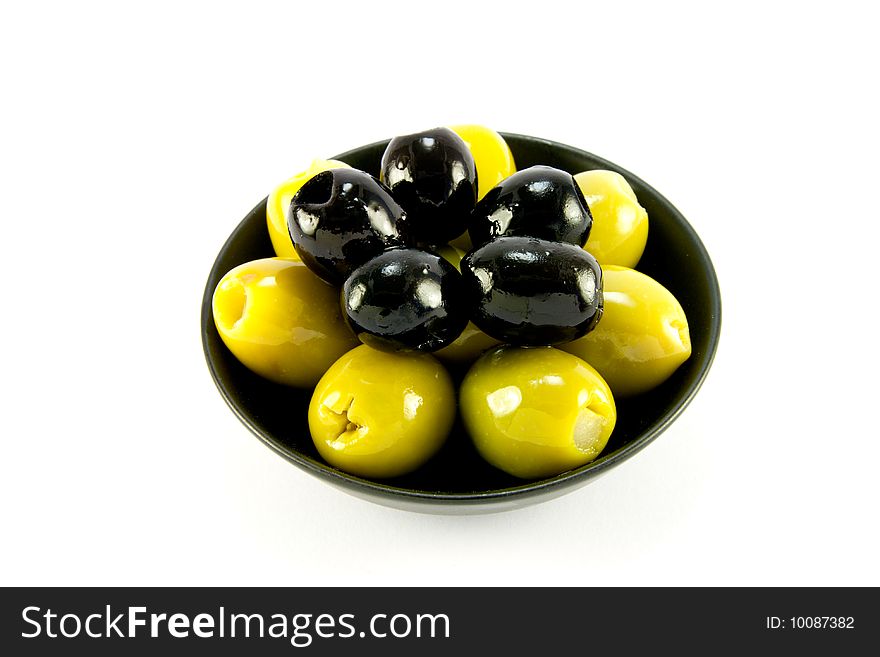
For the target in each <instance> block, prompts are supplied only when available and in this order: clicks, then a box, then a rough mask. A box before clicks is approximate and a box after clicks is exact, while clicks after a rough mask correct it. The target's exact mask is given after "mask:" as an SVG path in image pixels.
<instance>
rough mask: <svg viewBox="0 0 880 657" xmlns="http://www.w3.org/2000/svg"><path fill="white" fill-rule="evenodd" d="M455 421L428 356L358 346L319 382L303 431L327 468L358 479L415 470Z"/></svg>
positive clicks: (446, 386)
mask: <svg viewBox="0 0 880 657" xmlns="http://www.w3.org/2000/svg"><path fill="white" fill-rule="evenodd" d="M454 419H455V388H454V387H453V385H452V380H451V379H450V377H449V374H448V373H447V372H446V370H445V369H443V366H442V365H440V363H438V362H437V360H436V359H434V358H432V357H431V356H429V355H427V354H418V353H406V354H402V353H391V352H384V351H377V350H375V349H373V348H371V347H368V346H367V345H362V346H360V347H357V348H356V349H353V350H352V351H349V352H348V353H347V354H345V355H344V356H342V358H340V359H339V360H338V361H336V362H335V363H334V364H333V365H332V367H330V369H329V370H327V373H326V374H324V376H323V377H321V380H320V381H319V382H318V385H317V387H316V388H315V392H314V394H313V395H312V401H311V403H310V404H309V430H310V431H311V434H312V441H313V442H314V443H315V447H317V449H318V452H319V453H320V454H321V456H322V457H323V458H324V460H326V461H327V462H328V463H329V464H330V465H333V466H335V467H337V468H339V469H340V470H345V471H346V472H350V473H352V474H355V475H360V476H363V477H376V478H385V477H396V476H399V475H403V474H406V473H408V472H411V471H412V470H415V469H416V468H418V467H419V466H420V465H422V464H423V463H425V462H426V461H427V460H428V459H429V458H431V456H433V455H434V454H435V453H436V452H437V450H438V449H440V447H441V446H442V445H443V442H444V441H445V440H446V436H447V434H448V433H449V430H450V428H451V427H452V422H453V420H454Z"/></svg>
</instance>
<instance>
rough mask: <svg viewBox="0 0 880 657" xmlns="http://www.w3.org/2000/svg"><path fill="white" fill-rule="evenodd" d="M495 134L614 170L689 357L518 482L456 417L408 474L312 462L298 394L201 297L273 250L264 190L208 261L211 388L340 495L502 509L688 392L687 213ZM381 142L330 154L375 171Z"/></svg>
mask: <svg viewBox="0 0 880 657" xmlns="http://www.w3.org/2000/svg"><path fill="white" fill-rule="evenodd" d="M502 135H503V137H504V139H505V141H506V142H507V143H508V144H509V146H510V149H511V151H512V153H513V156H514V157H515V158H516V163H517V165H518V166H520V167H524V168H527V167H530V166H533V165H536V164H545V165H549V166H553V167H555V168H558V169H562V170H564V171H568V172H570V173H579V172H581V171H588V170H593V169H606V170H611V171H616V172H617V173H620V174H621V175H623V176H624V177H625V178H626V180H627V181H628V182H629V184H630V185H631V186H632V189H633V191H634V192H635V194H636V195H637V197H638V199H639V203H640V204H641V205H642V206H643V207H644V208H645V210H646V211H647V213H648V215H649V216H650V219H651V232H650V236H649V239H648V241H647V244H646V246H645V251H644V254H643V255H642V257H641V259H640V260H639V264H638V267H639V270H640V271H642V272H643V273H645V274H646V275H648V276H650V277H651V278H653V279H654V280H656V281H657V282H659V283H660V284H662V285H663V286H664V287H665V288H666V289H667V290H669V291H670V292H671V293H672V294H673V295H674V296H675V298H676V299H677V300H678V301H679V303H680V304H681V307H682V309H683V310H684V312H685V314H686V316H687V319H688V325H689V328H690V339H691V347H692V353H691V357H690V358H689V359H688V360H686V361H685V362H684V363H682V364H681V365H680V366H679V367H678V369H676V370H675V372H674V373H673V374H672V375H671V376H670V377H669V378H668V379H667V380H666V381H664V382H663V383H662V384H661V385H659V386H657V387H656V388H654V389H652V390H650V391H647V392H645V393H643V394H641V395H639V396H638V397H633V398H623V399H619V398H617V399H615V403H616V407H617V422H616V424H615V427H614V431H613V433H612V434H611V436H610V438H609V439H608V443H607V445H606V446H605V449H604V450H603V451H602V453H601V454H600V455H599V456H598V457H597V458H596V459H594V460H593V461H591V462H589V463H587V464H586V465H582V466H578V467H576V468H573V469H571V470H568V471H566V472H563V473H561V474H558V475H555V476H551V477H546V478H539V479H535V480H530V481H524V480H522V479H519V478H517V477H514V476H512V475H510V474H507V473H505V472H503V471H501V470H499V469H497V468H495V467H493V466H491V465H490V464H489V463H487V462H486V461H485V460H484V459H483V458H482V457H481V456H480V454H479V453H478V452H477V450H476V448H475V447H474V446H473V444H472V442H471V440H470V438H469V436H468V433H467V431H466V429H465V428H464V425H463V424H462V423H461V421H456V422H455V423H454V424H453V426H452V428H451V430H450V433H449V436H448V438H447V440H446V442H445V443H444V444H443V446H442V447H441V448H440V450H439V451H438V452H437V453H436V454H435V455H434V456H433V457H432V458H431V459H430V460H429V461H427V462H426V463H425V464H424V465H423V466H422V467H420V468H418V469H417V470H415V471H413V472H411V473H409V474H406V475H402V476H399V477H392V478H389V479H382V480H375V479H372V478H366V477H362V476H357V475H352V474H348V473H345V472H342V471H340V470H339V469H337V468H334V467H333V466H331V465H329V464H327V463H326V462H325V461H324V459H323V458H322V457H321V455H320V454H319V452H318V451H317V449H316V447H315V445H314V443H313V441H312V439H311V436H310V433H309V426H308V408H309V402H310V400H311V394H310V392H309V391H307V390H299V389H296V388H289V387H286V386H279V385H276V384H273V383H271V382H268V381H265V380H263V379H262V378H261V377H259V376H257V375H256V374H254V373H253V372H251V371H250V370H248V369H247V368H246V367H244V366H243V365H242V364H241V363H239V362H238V360H237V359H236V358H235V356H233V355H232V353H231V352H229V350H228V349H227V348H226V347H225V345H224V344H223V342H222V340H221V339H220V336H219V334H218V333H217V330H216V327H215V326H214V321H213V316H212V313H211V297H212V295H213V291H214V288H215V287H216V286H217V283H218V282H219V281H220V279H221V278H222V277H223V275H224V274H226V272H228V271H229V270H230V269H232V268H234V267H236V266H237V265H240V264H242V263H244V262H247V261H250V260H255V259H258V258H263V257H268V256H271V255H272V254H273V249H272V243H271V241H270V240H269V237H268V235H267V230H266V203H265V200H264V201H261V202H260V203H259V204H257V206H256V207H255V208H254V209H253V210H252V211H251V212H250V213H249V214H247V215H246V216H245V218H244V219H243V220H242V221H241V223H240V224H239V225H238V227H237V228H235V230H234V231H233V232H232V233H231V235H230V236H229V238H228V239H227V241H226V243H225V244H224V245H223V247H222V248H221V249H220V251H219V254H218V256H217V258H216V261H215V263H214V266H213V268H212V269H211V272H210V274H209V276H208V280H207V284H206V288H205V296H204V297H203V304H202V322H201V331H202V342H203V346H204V351H205V356H206V360H207V363H208V368H209V371H210V374H211V376H212V377H213V379H214V381H215V383H216V385H217V387H218V389H219V391H220V394H221V396H222V398H223V399H224V400H225V401H226V402H227V404H228V405H229V406H230V408H231V409H232V411H233V412H234V413H235V415H236V416H237V417H238V418H239V419H240V420H241V421H242V422H243V423H244V424H245V426H246V427H247V428H248V429H249V430H250V431H251V432H252V433H253V434H254V435H255V436H256V437H257V438H258V439H259V440H260V441H262V442H263V443H264V444H265V445H267V446H268V447H270V448H271V449H272V450H274V451H275V452H276V453H278V454H279V455H281V456H282V457H283V458H285V459H287V460H288V461H289V462H290V463H291V464H293V465H294V466H296V467H298V468H300V469H302V470H303V471H305V472H307V473H309V474H310V475H313V476H315V477H317V478H319V479H321V480H322V481H324V482H326V483H328V484H330V485H332V486H334V487H337V488H339V489H340V490H343V491H345V492H347V493H349V494H352V495H355V496H358V497H360V498H363V499H366V500H369V501H371V502H375V503H379V504H384V505H387V506H392V507H395V508H399V509H406V510H410V511H421V512H430V513H445V514H461V513H487V512H494V511H505V510H511V509H516V508H521V507H524V506H528V505H531V504H535V503H538V502H542V501H546V500H550V499H552V498H555V497H558V496H560V495H563V494H565V493H568V492H571V491H573V490H576V489H578V488H580V487H581V486H584V485H586V484H587V483H590V482H592V481H595V480H596V478H597V477H598V476H600V475H602V474H604V473H607V472H609V471H610V470H612V469H614V468H616V467H622V466H623V464H625V463H626V462H627V461H628V460H629V459H630V458H632V457H633V456H635V455H636V454H638V453H639V451H640V450H642V449H643V448H645V447H646V446H647V445H649V444H650V443H651V442H652V441H653V440H655V439H656V438H657V437H658V436H660V435H662V433H663V432H664V431H665V430H666V429H668V428H669V426H670V425H671V424H672V423H673V422H674V421H675V419H676V418H677V417H678V416H679V415H680V414H681V413H682V411H683V410H684V409H685V408H686V407H687V405H688V403H689V402H690V401H691V400H692V399H693V397H694V395H696V394H697V392H698V391H699V389H700V386H701V385H702V383H703V382H704V380H705V378H706V376H707V374H708V371H709V369H710V366H711V364H712V360H713V357H714V355H715V352H716V349H717V345H718V340H719V335H720V329H721V296H720V292H719V288H718V279H717V277H716V275H715V271H714V268H713V266H712V262H711V259H710V257H709V254H708V253H707V251H706V249H705V247H704V246H703V244H702V242H701V241H700V238H699V236H698V235H697V234H696V233H695V232H694V230H693V228H692V227H691V226H690V224H689V223H688V222H687V220H686V219H685V218H684V217H683V216H682V215H681V213H680V212H679V211H678V210H676V208H675V207H674V206H673V205H672V204H671V203H670V202H669V201H668V200H667V199H666V198H664V196H663V195H662V194H660V193H659V192H658V191H657V190H655V189H654V188H652V187H651V186H650V185H648V184H647V183H645V182H644V181H642V180H641V179H639V178H638V177H637V176H635V175H633V174H631V173H629V172H628V171H626V170H625V169H623V168H621V167H619V166H617V165H615V164H613V163H612V162H609V161H608V160H605V159H603V158H601V157H597V156H595V155H592V154H590V153H587V152H585V151H583V150H580V149H577V148H574V147H571V146H567V145H565V144H560V143H555V142H549V141H547V140H545V139H540V138H536V137H527V136H521V135H515V134H509V133H502ZM387 145H388V141H381V142H377V143H374V144H370V145H367V146H362V147H359V148H356V149H354V150H351V151H348V152H346V153H343V154H341V155H337V156H335V157H334V158H333V159H336V160H340V161H343V162H345V163H347V164H349V165H350V166H352V167H355V168H358V169H362V170H364V171H366V172H368V173H370V174H372V175H374V176H376V175H378V173H379V162H380V160H381V157H382V153H383V152H384V151H385V148H386V147H387ZM600 324H601V323H600Z"/></svg>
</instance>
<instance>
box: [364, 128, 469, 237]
mask: <svg viewBox="0 0 880 657" xmlns="http://www.w3.org/2000/svg"><path fill="white" fill-rule="evenodd" d="M379 179H380V180H381V181H382V182H383V183H384V184H386V185H388V188H389V189H390V190H391V193H392V194H393V195H394V199H395V200H396V201H397V202H398V203H400V205H401V206H402V207H403V209H404V210H405V211H406V215H407V216H406V219H405V221H404V222H403V224H402V225H403V228H402V232H403V233H404V236H405V238H406V239H407V241H408V243H410V244H433V245H437V244H445V243H446V242H448V241H449V240H452V239H455V238H456V237H458V236H459V235H461V234H462V233H464V231H465V230H466V229H467V223H468V217H469V215H470V212H471V210H473V209H474V205H475V204H476V202H477V167H476V164H475V163H474V158H473V155H472V154H471V152H470V149H469V148H468V147H467V144H465V143H464V141H463V140H462V138H461V137H459V136H458V135H457V134H455V133H454V132H453V131H452V130H450V129H449V128H434V129H432V130H426V131H425V132H419V133H416V134H412V135H404V136H401V137H395V138H394V139H392V140H391V142H390V143H389V144H388V147H387V148H386V149H385V153H384V154H383V155H382V165H381V169H380V174H379Z"/></svg>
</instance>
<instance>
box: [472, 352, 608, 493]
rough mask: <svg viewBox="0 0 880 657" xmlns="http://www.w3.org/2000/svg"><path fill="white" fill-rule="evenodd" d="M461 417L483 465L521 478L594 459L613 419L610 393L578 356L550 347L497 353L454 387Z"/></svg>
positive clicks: (546, 474)
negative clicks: (482, 459)
mask: <svg viewBox="0 0 880 657" xmlns="http://www.w3.org/2000/svg"><path fill="white" fill-rule="evenodd" d="M460 405H461V414H462V418H463V419H464V423H465V426H466V427H467V430H468V433H469V434H470V436H471V439H472V440H473V441H474V445H475V446H476V448H477V450H478V451H479V452H480V454H482V456H483V458H485V459H486V460H487V461H488V462H489V463H491V464H492V465H494V466H495V467H496V468H499V469H501V470H504V471H505V472H507V473H508V474H511V475H514V476H516V477H521V478H524V479H533V478H537V477H549V476H552V475H556V474H559V473H560V472H564V471H566V470H570V469H572V468H576V467H578V466H581V465H583V464H585V463H589V462H590V461H592V460H593V459H595V458H596V457H597V456H598V455H599V454H600V453H601V452H602V450H603V449H604V448H605V445H606V444H607V443H608V438H609V436H610V435H611V432H612V431H613V430H614V425H615V422H616V421H617V410H616V408H615V405H614V398H613V397H612V394H611V390H610V389H609V388H608V385H607V384H606V383H605V381H604V380H603V379H602V377H601V376H600V375H599V374H598V373H597V372H596V370H594V369H593V368H592V367H590V366H589V365H588V364H587V363H585V362H584V361H583V360H581V359H580V358H577V357H576V356H572V355H571V354H567V353H565V352H563V351H559V350H558V349H554V348H552V347H507V346H506V347H498V348H496V349H493V350H491V351H488V352H486V353H485V354H484V355H483V356H482V357H481V358H480V359H479V360H478V361H477V362H476V363H474V366H473V367H472V368H471V369H470V371H469V372H468V373H467V376H465V379H464V381H463V382H462V384H461V399H460Z"/></svg>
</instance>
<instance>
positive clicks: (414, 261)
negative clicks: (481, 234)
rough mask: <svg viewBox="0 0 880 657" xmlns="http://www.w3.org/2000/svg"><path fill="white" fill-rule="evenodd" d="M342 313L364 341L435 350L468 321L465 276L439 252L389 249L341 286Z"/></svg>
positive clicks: (390, 348)
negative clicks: (436, 253) (463, 279)
mask: <svg viewBox="0 0 880 657" xmlns="http://www.w3.org/2000/svg"><path fill="white" fill-rule="evenodd" d="M342 315H343V317H345V319H346V321H347V322H348V325H349V327H350V328H351V329H352V330H353V331H354V333H355V335H357V336H358V338H359V339H360V341H361V342H363V343H364V344H367V345H369V346H371V347H374V348H376V349H381V350H383V351H405V350H417V351H436V350H437V349H442V348H443V347H445V346H446V345H448V344H450V343H451V342H453V341H454V340H455V339H456V338H457V337H458V336H459V335H461V332H462V331H463V330H464V327H465V325H466V324H467V322H468V307H467V302H466V299H465V294H464V283H463V281H462V278H461V274H459V273H458V270H456V268H455V267H453V266H452V265H451V264H450V263H449V262H447V261H446V260H444V259H443V258H441V257H440V256H438V255H435V254H433V253H428V252H426V251H421V250H419V249H412V248H398V249H392V250H390V251H386V252H385V253H383V254H382V255H380V256H378V257H376V258H373V259H372V260H370V261H369V262H367V263H366V264H364V265H362V266H360V267H358V268H357V269H356V270H355V271H354V272H352V274H351V276H350V277H349V278H348V280H346V281H345V284H344V285H343V286H342Z"/></svg>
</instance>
